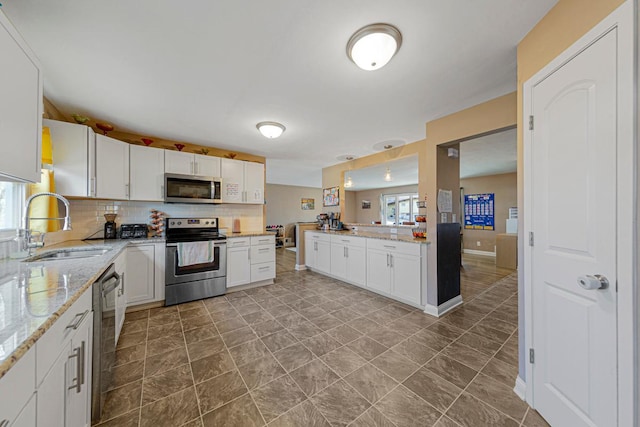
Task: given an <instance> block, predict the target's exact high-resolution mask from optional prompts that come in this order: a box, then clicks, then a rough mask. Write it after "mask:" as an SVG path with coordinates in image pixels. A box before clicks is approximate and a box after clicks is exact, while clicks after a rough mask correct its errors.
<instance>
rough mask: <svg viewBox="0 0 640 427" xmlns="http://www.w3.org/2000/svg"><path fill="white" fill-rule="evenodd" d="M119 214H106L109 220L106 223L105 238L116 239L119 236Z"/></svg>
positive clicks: (105, 216)
mask: <svg viewBox="0 0 640 427" xmlns="http://www.w3.org/2000/svg"><path fill="white" fill-rule="evenodd" d="M117 216H118V214H115V213H108V214H104V218H105V219H106V220H107V222H105V223H104V238H105V239H116V238H117V237H118V227H117V226H116V217H117Z"/></svg>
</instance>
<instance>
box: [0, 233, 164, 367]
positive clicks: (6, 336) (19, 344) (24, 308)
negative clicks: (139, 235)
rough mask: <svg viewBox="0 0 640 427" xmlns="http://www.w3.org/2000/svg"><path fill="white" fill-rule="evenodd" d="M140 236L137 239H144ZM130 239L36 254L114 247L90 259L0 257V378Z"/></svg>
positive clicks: (67, 244) (80, 244) (71, 244)
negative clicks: (25, 259)
mask: <svg viewBox="0 0 640 427" xmlns="http://www.w3.org/2000/svg"><path fill="white" fill-rule="evenodd" d="M141 240H143V239H138V241H137V242H136V243H142V242H141ZM153 241H154V242H156V241H158V239H153ZM130 242H131V241H130V240H117V239H114V240H91V241H80V240H72V241H67V242H63V243H59V244H57V245H53V246H50V247H46V248H44V249H42V250H40V251H37V252H36V253H37V254H40V253H43V252H52V251H58V250H60V249H63V248H68V247H87V248H89V247H91V246H101V247H104V246H109V247H111V250H110V251H108V252H106V253H105V254H104V255H100V256H94V257H87V258H75V259H64V260H59V261H55V260H47V261H34V262H23V261H21V260H14V259H4V260H0V378H2V377H3V376H4V375H5V374H6V373H7V372H8V371H9V369H10V368H11V367H12V366H13V365H14V364H15V363H16V362H17V361H18V360H19V359H20V357H22V355H24V354H25V353H26V352H27V350H29V349H30V348H31V347H32V346H33V345H34V344H35V342H36V341H37V340H38V339H39V338H40V337H41V336H42V335H43V334H44V333H45V332H46V331H47V330H48V329H49V328H50V327H51V325H53V323H55V321H56V320H57V319H58V317H60V315H62V314H63V313H64V312H65V311H66V310H67V309H68V308H69V307H70V306H71V305H72V304H73V303H74V302H75V301H76V300H77V299H78V298H79V297H80V295H82V293H83V292H84V291H86V290H88V289H89V288H90V287H91V285H92V284H93V282H95V280H96V279H98V277H99V276H100V274H102V272H104V270H105V269H106V268H107V267H108V266H109V264H111V263H112V262H113V260H114V259H115V258H116V257H117V256H118V255H119V254H120V253H121V252H122V250H123V249H124V248H126V247H127V245H129V243H130Z"/></svg>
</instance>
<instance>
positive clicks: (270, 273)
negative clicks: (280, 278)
mask: <svg viewBox="0 0 640 427" xmlns="http://www.w3.org/2000/svg"><path fill="white" fill-rule="evenodd" d="M274 277H276V263H275V261H274V262H264V263H262V264H253V265H252V266H251V281H252V282H259V281H260V280H268V279H273V278H274Z"/></svg>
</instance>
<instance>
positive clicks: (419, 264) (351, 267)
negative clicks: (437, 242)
mask: <svg viewBox="0 0 640 427" xmlns="http://www.w3.org/2000/svg"><path fill="white" fill-rule="evenodd" d="M426 251H427V245H425V244H420V243H411V242H402V241H396V240H389V239H377V238H368V237H359V236H351V235H347V234H328V233H322V232H315V231H306V232H305V264H306V266H307V267H309V268H311V269H312V270H314V271H317V272H319V273H324V274H327V275H330V276H331V277H335V278H337V279H340V280H344V281H345V282H348V283H352V284H354V285H358V286H362V287H366V288H368V289H370V290H371V291H373V292H377V293H379V294H383V295H385V296H387V297H390V298H394V299H396V300H398V301H401V302H404V303H407V304H411V305H413V306H416V307H424V305H425V304H426V281H427V267H426V262H427V261H426V256H427V252H426Z"/></svg>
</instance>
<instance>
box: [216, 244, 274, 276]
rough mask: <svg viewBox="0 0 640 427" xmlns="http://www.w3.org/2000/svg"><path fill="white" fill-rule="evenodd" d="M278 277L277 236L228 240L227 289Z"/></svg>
mask: <svg viewBox="0 0 640 427" xmlns="http://www.w3.org/2000/svg"><path fill="white" fill-rule="evenodd" d="M275 277H276V241H275V236H273V235H266V236H252V237H233V238H229V239H227V288H232V287H234V286H240V285H246V284H249V283H257V282H263V281H265V280H273V279H274V278H275Z"/></svg>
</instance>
